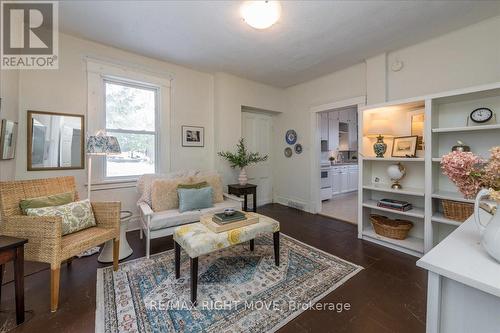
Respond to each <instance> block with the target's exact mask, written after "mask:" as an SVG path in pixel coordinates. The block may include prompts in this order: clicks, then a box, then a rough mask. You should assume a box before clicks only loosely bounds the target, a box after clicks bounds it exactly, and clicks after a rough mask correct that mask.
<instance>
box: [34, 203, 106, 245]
mask: <svg viewBox="0 0 500 333" xmlns="http://www.w3.org/2000/svg"><path fill="white" fill-rule="evenodd" d="M26 213H27V215H28V216H61V217H62V235H63V236H64V235H68V234H72V233H74V232H77V231H80V230H83V229H87V228H90V227H95V226H96V222H95V218H94V213H93V211H92V206H91V204H90V201H89V199H85V200H83V201H76V202H71V203H69V204H66V205H62V206H52V207H42V208H28V209H27V210H26Z"/></svg>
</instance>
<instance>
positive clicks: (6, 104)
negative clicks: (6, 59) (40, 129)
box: [0, 70, 19, 180]
mask: <svg viewBox="0 0 500 333" xmlns="http://www.w3.org/2000/svg"><path fill="white" fill-rule="evenodd" d="M0 97H1V98H2V107H1V110H0V121H1V119H8V120H12V121H18V104H19V71H17V70H2V71H0ZM18 139H19V138H18ZM15 170H16V160H15V159H14V160H5V161H3V160H0V180H9V179H12V178H14V175H15Z"/></svg>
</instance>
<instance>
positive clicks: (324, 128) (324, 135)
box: [319, 112, 328, 140]
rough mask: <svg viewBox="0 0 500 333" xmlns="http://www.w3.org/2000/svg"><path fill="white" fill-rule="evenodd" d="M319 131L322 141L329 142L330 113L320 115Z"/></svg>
mask: <svg viewBox="0 0 500 333" xmlns="http://www.w3.org/2000/svg"><path fill="white" fill-rule="evenodd" d="M319 119H320V123H319V129H320V136H321V140H328V113H326V112H325V113H320V114H319Z"/></svg>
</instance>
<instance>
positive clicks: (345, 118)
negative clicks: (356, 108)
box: [338, 110, 351, 123]
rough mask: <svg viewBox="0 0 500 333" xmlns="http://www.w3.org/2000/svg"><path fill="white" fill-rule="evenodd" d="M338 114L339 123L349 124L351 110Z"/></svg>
mask: <svg viewBox="0 0 500 333" xmlns="http://www.w3.org/2000/svg"><path fill="white" fill-rule="evenodd" d="M338 113H339V121H340V122H341V123H347V122H349V119H350V113H351V110H341V111H338Z"/></svg>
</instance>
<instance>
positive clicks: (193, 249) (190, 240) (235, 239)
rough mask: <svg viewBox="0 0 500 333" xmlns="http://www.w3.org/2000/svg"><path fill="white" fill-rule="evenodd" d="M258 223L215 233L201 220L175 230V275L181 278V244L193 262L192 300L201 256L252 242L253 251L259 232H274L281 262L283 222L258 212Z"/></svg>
mask: <svg viewBox="0 0 500 333" xmlns="http://www.w3.org/2000/svg"><path fill="white" fill-rule="evenodd" d="M257 215H258V216H259V222H258V223H255V224H251V225H248V226H245V227H241V228H236V229H232V230H229V231H225V232H220V233H215V232H212V231H211V230H209V229H208V228H207V227H206V226H205V225H203V224H202V223H199V222H198V223H193V224H188V225H183V226H180V227H178V228H176V229H175V230H174V246H175V278H176V279H178V278H179V277H180V267H181V259H180V254H181V247H182V248H183V249H184V251H186V253H187V254H188V256H189V258H190V265H191V302H192V303H193V304H196V293H197V287H198V257H199V256H202V255H204V254H208V253H211V252H214V251H217V250H220V249H224V248H226V247H229V246H232V245H236V244H241V243H243V242H248V241H249V242H250V250H251V251H253V250H254V239H255V238H256V237H258V236H259V235H262V234H266V233H272V234H273V241H274V262H275V264H276V266H279V265H280V258H279V242H280V233H279V230H280V224H279V222H278V221H276V220H273V219H272V218H270V217H267V216H264V215H261V214H257Z"/></svg>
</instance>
